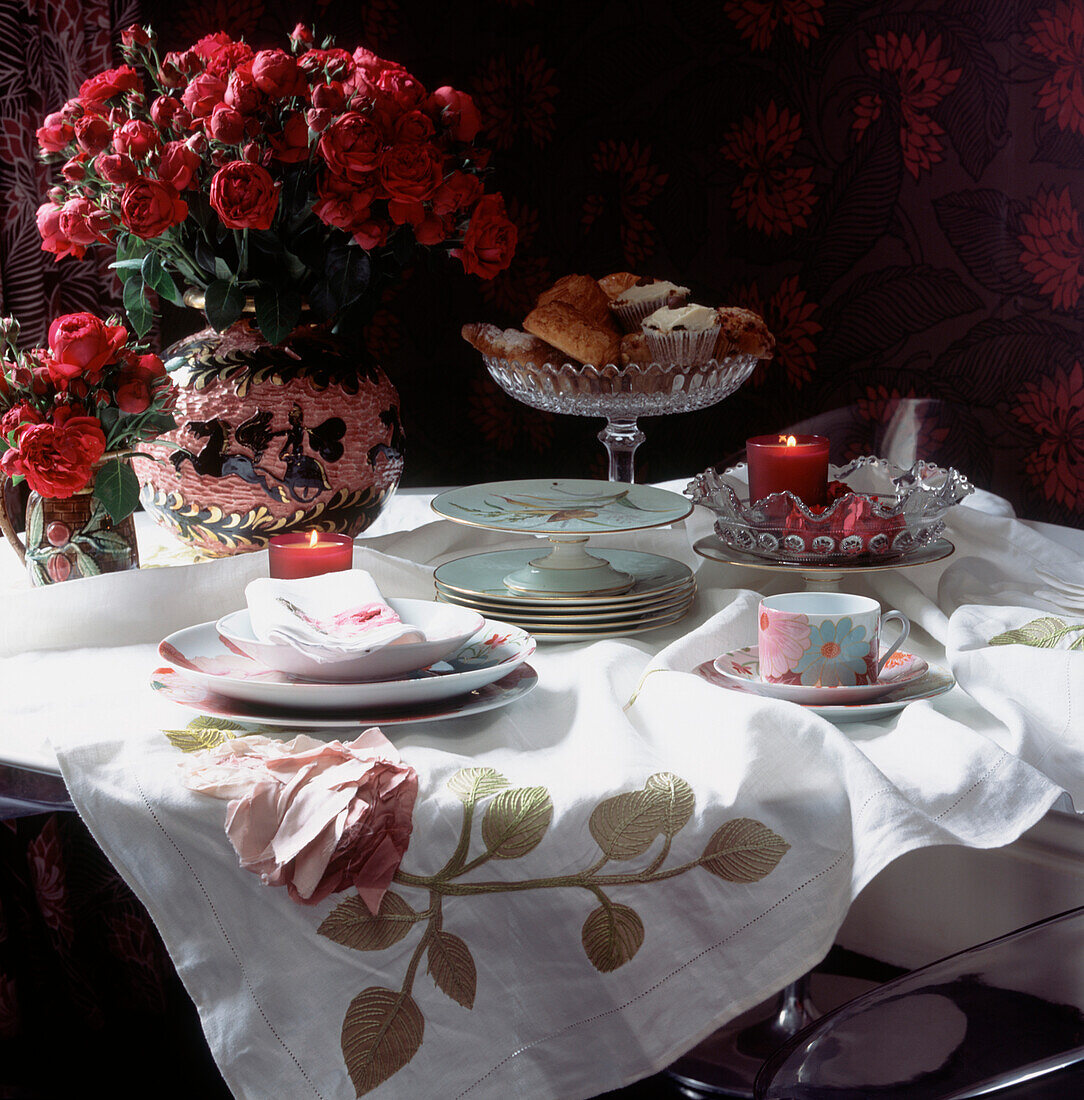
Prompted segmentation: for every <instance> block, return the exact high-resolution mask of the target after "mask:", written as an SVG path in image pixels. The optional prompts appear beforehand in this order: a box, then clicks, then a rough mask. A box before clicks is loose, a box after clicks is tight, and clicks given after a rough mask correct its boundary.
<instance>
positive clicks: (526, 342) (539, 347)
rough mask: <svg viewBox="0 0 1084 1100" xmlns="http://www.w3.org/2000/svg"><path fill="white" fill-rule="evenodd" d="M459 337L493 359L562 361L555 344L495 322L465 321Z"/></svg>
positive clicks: (525, 361) (540, 361)
mask: <svg viewBox="0 0 1084 1100" xmlns="http://www.w3.org/2000/svg"><path fill="white" fill-rule="evenodd" d="M461 331H462V334H463V339H464V340H466V341H467V343H468V344H471V345H473V346H474V347H476V348H477V349H478V350H479V351H480V352H481V353H482V354H483V355H488V356H490V357H492V358H496V359H507V360H515V361H516V362H519V363H535V364H537V365H538V366H541V365H542V364H543V363H562V362H563V361H564V359H565V357H564V356H563V355H562V354H561V352H559V351H558V350H557V349H556V348H555V347H553V346H552V345H550V344H547V343H546V342H545V340H539V339H538V337H537V336H532V335H531V334H530V333H529V332H520V331H519V329H514V328H509V329H499V328H497V326H496V325H487V324H467V325H464V326H463V328H462V330H461Z"/></svg>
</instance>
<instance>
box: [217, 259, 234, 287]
mask: <svg viewBox="0 0 1084 1100" xmlns="http://www.w3.org/2000/svg"><path fill="white" fill-rule="evenodd" d="M215 278H217V279H224V280H225V281H226V282H229V281H230V280H231V279H233V278H234V274H233V272H232V271H230V265H229V264H228V263H226V261H225V260H224V259H222V257H221V256H216V257H215Z"/></svg>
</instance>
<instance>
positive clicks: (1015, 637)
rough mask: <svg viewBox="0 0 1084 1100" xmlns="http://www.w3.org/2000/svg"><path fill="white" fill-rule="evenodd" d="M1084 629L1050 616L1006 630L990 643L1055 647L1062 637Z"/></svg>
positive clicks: (1040, 647)
mask: <svg viewBox="0 0 1084 1100" xmlns="http://www.w3.org/2000/svg"><path fill="white" fill-rule="evenodd" d="M1078 630H1084V626H1069V625H1067V624H1066V623H1063V622H1062V621H1061V619H1055V618H1054V617H1053V616H1049V617H1047V618H1044V619H1032V621H1031V622H1030V623H1024V625H1023V626H1018V627H1017V628H1016V629H1015V630H1006V631H1005V632H1004V633H1003V634H998V635H996V636H995V637H993V638H991V639H990V645H1030V646H1035V647H1037V648H1039V649H1053V648H1054V647H1055V646H1056V645H1057V644H1058V642H1060V641H1061V640H1062V638H1065V637H1067V636H1068V635H1069V634H1075V633H1076V632H1077V631H1078Z"/></svg>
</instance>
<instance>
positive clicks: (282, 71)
mask: <svg viewBox="0 0 1084 1100" xmlns="http://www.w3.org/2000/svg"><path fill="white" fill-rule="evenodd" d="M252 79H253V81H254V83H255V84H256V87H257V88H259V89H260V91H261V92H264V93H265V94H266V95H269V96H271V97H272V98H273V99H284V98H285V97H286V96H293V95H300V94H301V92H302V91H304V89H305V77H304V75H303V74H302V72H301V70H300V69H299V68H298V67H297V62H296V61H295V60H294V59H293V58H292V57H291V56H290V55H289V54H288V53H287V52H286V51H285V50H260V52H259V53H258V54H256V56H255V57H254V58H253V59H252Z"/></svg>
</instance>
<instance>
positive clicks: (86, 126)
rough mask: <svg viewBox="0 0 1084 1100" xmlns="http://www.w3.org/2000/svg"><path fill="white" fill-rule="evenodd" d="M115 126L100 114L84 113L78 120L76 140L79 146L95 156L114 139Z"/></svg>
mask: <svg viewBox="0 0 1084 1100" xmlns="http://www.w3.org/2000/svg"><path fill="white" fill-rule="evenodd" d="M112 137H113V128H112V127H111V126H110V125H109V123H108V122H106V121H105V119H104V118H100V117H99V116H98V115H84V116H83V117H82V118H80V119H78V120H76V123H75V140H76V141H77V142H79V148H80V149H82V150H83V152H85V153H90V155H91V156H93V155H94V154H95V153H100V152H101V151H102V150H103V149H104V148H105V147H106V146H107V145H108V144H109V142H110V141H111V140H112Z"/></svg>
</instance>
